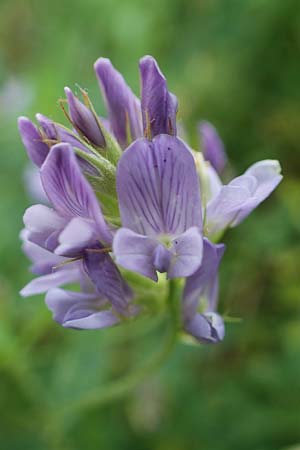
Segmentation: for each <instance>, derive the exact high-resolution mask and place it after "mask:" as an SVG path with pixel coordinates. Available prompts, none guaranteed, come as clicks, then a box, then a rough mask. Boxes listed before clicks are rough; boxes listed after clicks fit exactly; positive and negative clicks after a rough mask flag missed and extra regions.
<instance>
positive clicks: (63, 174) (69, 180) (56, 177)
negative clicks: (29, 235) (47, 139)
mask: <svg viewBox="0 0 300 450" xmlns="http://www.w3.org/2000/svg"><path fill="white" fill-rule="evenodd" d="M41 178H42V182H43V186H44V189H45V191H46V193H47V195H48V198H49V200H50V201H51V203H52V205H53V206H54V207H55V209H56V210H57V211H58V212H59V213H60V214H62V215H64V216H66V217H69V218H71V217H82V218H84V219H90V220H92V221H95V223H96V225H97V230H98V234H99V239H100V240H102V241H103V242H105V243H109V244H110V243H111V241H112V236H111V232H110V230H109V228H108V226H107V224H106V222H105V220H104V218H103V215H102V212H101V208H100V205H99V203H98V201H97V198H96V196H95V194H94V192H93V190H92V188H91V186H90V185H89V183H88V182H87V180H86V179H85V178H84V176H83V175H82V173H81V171H80V168H79V166H78V163H77V161H76V157H75V155H74V153H73V150H72V148H71V147H70V146H69V145H67V144H57V145H55V146H54V147H52V149H51V152H50V154H49V156H48V158H47V159H46V161H45V163H44V164H43V166H42V168H41Z"/></svg>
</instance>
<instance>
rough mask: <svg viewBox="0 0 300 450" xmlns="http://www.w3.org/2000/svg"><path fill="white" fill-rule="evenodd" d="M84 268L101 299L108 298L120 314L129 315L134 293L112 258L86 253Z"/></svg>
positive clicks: (101, 254) (105, 254)
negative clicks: (130, 302)
mask: <svg viewBox="0 0 300 450" xmlns="http://www.w3.org/2000/svg"><path fill="white" fill-rule="evenodd" d="M84 266H85V270H86V272H87V274H88V276H89V277H90V279H91V280H92V282H93V283H94V285H95V287H96V290H97V292H98V294H99V295H100V297H104V298H107V299H108V300H109V301H110V302H111V304H112V306H113V307H114V308H115V309H116V310H117V311H118V312H119V313H121V314H126V313H128V306H129V301H130V299H131V298H132V292H131V289H130V288H129V286H128V285H127V284H126V282H125V281H124V280H123V278H122V276H121V274H120V272H119V270H118V268H117V266H116V265H115V264H114V262H113V260H112V259H111V257H110V256H109V255H108V254H107V253H97V252H95V251H86V252H85V256H84Z"/></svg>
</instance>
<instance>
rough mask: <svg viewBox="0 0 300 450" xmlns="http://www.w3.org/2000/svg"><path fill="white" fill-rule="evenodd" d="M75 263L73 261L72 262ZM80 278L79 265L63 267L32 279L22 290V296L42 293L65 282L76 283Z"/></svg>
mask: <svg viewBox="0 0 300 450" xmlns="http://www.w3.org/2000/svg"><path fill="white" fill-rule="evenodd" d="M70 264H73V263H70ZM79 279H80V273H79V269H78V266H77V265H74V268H72V269H71V268H67V267H62V268H60V269H57V270H56V271H55V272H53V273H50V274H48V275H43V276H41V277H38V278H34V279H33V280H31V281H30V282H29V283H28V284H27V285H26V286H25V287H24V288H23V289H22V290H21V291H20V294H21V295H22V297H29V296H30V295H36V294H42V293H44V292H47V291H48V290H49V289H52V288H55V287H57V286H61V285H64V284H69V283H75V282H77V281H78V280H79Z"/></svg>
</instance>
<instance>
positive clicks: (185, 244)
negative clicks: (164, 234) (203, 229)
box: [167, 227, 203, 278]
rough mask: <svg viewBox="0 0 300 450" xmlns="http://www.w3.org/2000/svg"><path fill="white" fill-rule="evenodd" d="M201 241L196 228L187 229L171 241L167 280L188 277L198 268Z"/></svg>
mask: <svg viewBox="0 0 300 450" xmlns="http://www.w3.org/2000/svg"><path fill="white" fill-rule="evenodd" d="M202 252H203V239H202V236H201V234H200V232H199V229H198V228H197V227H191V228H189V229H188V230H187V231H186V232H185V233H183V234H181V235H180V236H178V237H177V238H176V239H175V240H174V241H173V247H172V249H171V253H172V258H171V262H170V267H169V269H168V271H167V272H168V278H178V277H188V276H190V275H192V274H193V273H194V272H195V271H196V270H197V269H198V268H199V266H200V264H201V260H202Z"/></svg>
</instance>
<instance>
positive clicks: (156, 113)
mask: <svg viewBox="0 0 300 450" xmlns="http://www.w3.org/2000/svg"><path fill="white" fill-rule="evenodd" d="M140 73H141V83H142V92H141V99H142V104H141V106H142V116H143V127H144V134H145V135H146V136H147V137H149V138H150V139H152V138H153V137H154V136H156V135H158V134H161V133H166V134H171V135H176V113H177V107H178V102H177V98H176V97H175V95H173V94H171V93H170V92H169V91H168V86H167V81H166V79H165V77H164V75H163V74H162V73H161V71H160V69H159V67H158V64H157V62H156V61H155V59H154V58H152V56H144V58H142V59H141V61H140Z"/></svg>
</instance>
